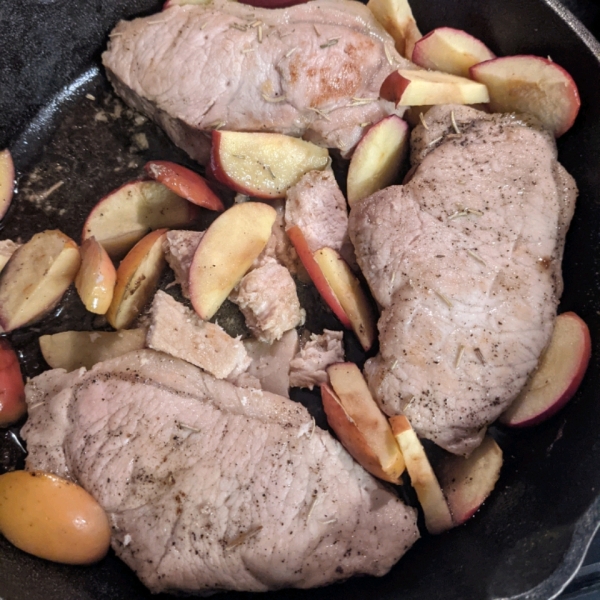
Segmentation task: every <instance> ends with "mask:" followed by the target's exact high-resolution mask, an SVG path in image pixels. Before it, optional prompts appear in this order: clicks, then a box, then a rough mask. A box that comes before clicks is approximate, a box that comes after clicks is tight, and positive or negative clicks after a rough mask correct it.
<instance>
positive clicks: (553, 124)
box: [470, 55, 581, 137]
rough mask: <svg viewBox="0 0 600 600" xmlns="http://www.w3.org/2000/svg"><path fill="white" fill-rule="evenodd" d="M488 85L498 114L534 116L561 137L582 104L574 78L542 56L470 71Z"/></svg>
mask: <svg viewBox="0 0 600 600" xmlns="http://www.w3.org/2000/svg"><path fill="white" fill-rule="evenodd" d="M470 73H471V77H472V78H473V79H474V80H475V81H479V82H481V83H484V84H485V85H486V86H487V88H488V90H489V93H490V108H491V109H492V110H493V111H494V112H521V113H527V114H531V115H533V116H534V117H536V118H537V119H539V120H540V121H541V122H542V124H543V125H544V126H545V127H546V128H547V129H549V130H550V131H552V132H553V133H554V135H555V136H556V137H560V136H561V135H562V134H563V133H565V131H567V130H568V129H569V128H570V127H571V125H573V123H574V122H575V118H576V117H577V113H578V112H579V107H580V105H581V101H580V99H579V91H578V90H577V85H576V84H575V82H574V81H573V78H572V77H571V76H570V75H569V74H568V73H567V72H566V71H565V70H564V69H563V68H562V67H559V66H558V65H557V64H556V63H554V62H552V61H551V60H548V59H547V58H542V57H541V56H529V55H524V56H523V55H521V56H505V57H502V58H494V59H493V60H488V61H486V62H482V63H479V64H477V65H475V66H473V67H471V69H470Z"/></svg>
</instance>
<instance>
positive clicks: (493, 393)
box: [350, 106, 577, 454]
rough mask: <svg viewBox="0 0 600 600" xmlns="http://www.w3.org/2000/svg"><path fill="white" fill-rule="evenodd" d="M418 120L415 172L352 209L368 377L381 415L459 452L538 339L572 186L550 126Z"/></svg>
mask: <svg viewBox="0 0 600 600" xmlns="http://www.w3.org/2000/svg"><path fill="white" fill-rule="evenodd" d="M453 113H454V118H453ZM453 121H454V123H453ZM425 122H426V125H427V127H424V126H422V125H421V126H419V127H417V128H416V129H415V132H414V133H413V142H414V143H415V145H416V150H415V151H413V158H414V159H415V160H416V161H417V164H418V167H417V169H416V171H415V172H414V175H413V176H412V179H411V180H410V181H409V182H408V183H406V185H403V186H394V187H390V188H387V189H385V190H383V191H380V192H377V193H376V194H373V195H372V196H370V197H369V198H367V199H365V200H364V201H363V202H361V203H359V204H358V205H357V206H356V207H355V208H353V209H352V213H351V215H350V236H351V239H352V241H353V242H354V245H355V250H356V254H357V259H358V262H359V265H360V266H361V268H362V270H363V272H364V274H365V277H366V278H367V281H368V283H369V285H370V287H371V290H372V292H373V295H374V297H375V298H376V300H377V302H378V303H379V304H380V305H381V307H382V315H381V318H380V321H379V325H378V327H379V333H380V337H379V340H380V353H379V355H378V356H376V357H375V358H373V359H371V360H370V361H369V362H368V363H367V365H366V374H367V377H368V380H369V385H370V386H371V388H372V390H373V392H374V394H375V396H376V398H377V400H378V402H379V403H380V405H381V407H382V408H383V410H384V411H385V412H386V413H387V414H390V415H392V414H398V413H403V414H405V415H406V416H407V417H408V418H409V420H410V421H411V423H412V425H413V426H414V428H415V429H416V431H417V432H418V433H419V435H421V436H423V437H426V438H429V439H431V440H433V441H435V442H436V443H437V444H439V445H440V446H442V447H444V448H446V449H447V450H449V451H451V452H455V453H460V454H466V453H468V452H470V451H471V450H472V449H473V448H474V447H476V446H477V445H478V444H479V443H480V441H481V437H482V435H483V433H484V431H485V428H486V426H487V425H489V424H490V423H491V422H492V421H494V420H495V419H496V418H497V417H498V416H499V415H500V413H502V412H503V411H504V409H505V408H506V407H507V406H508V405H509V404H510V403H511V401H512V400H513V399H514V398H515V396H516V395H517V394H518V392H519V391H520V390H521V388H522V387H523V385H524V384H525V381H526V380H527V377H528V376H529V374H530V373H531V372H532V370H533V369H535V367H536V365H537V363H538V359H539V357H540V354H541V353H542V351H543V349H544V348H545V346H546V344H547V343H548V340H549V338H550V335H551V333H552V329H553V325H554V318H555V315H556V307H557V304H558V300H559V297H560V294H561V292H562V278H561V272H560V261H561V258H562V252H563V244H564V238H565V234H566V230H567V227H568V224H569V222H570V220H571V216H572V214H573V210H574V203H575V198H576V193H577V191H576V187H575V183H574V181H573V179H572V178H571V177H570V176H569V175H568V174H567V173H566V171H565V170H564V169H563V168H562V167H561V166H560V165H559V164H558V162H557V160H556V145H555V142H554V139H553V137H551V136H550V135H549V134H548V133H547V132H544V131H542V130H541V129H539V128H536V127H532V126H528V124H526V123H524V122H523V121H521V120H519V119H518V118H516V117H515V116H514V115H497V114H496V115H487V114H484V113H481V112H479V111H475V110H473V109H469V108H464V107H452V106H445V107H443V106H442V107H436V108H434V109H432V110H431V111H429V112H428V113H427V115H426V117H425ZM429 124H431V126H429ZM455 125H456V127H455ZM428 127H429V129H428ZM440 136H441V137H440ZM419 161H420V162H419Z"/></svg>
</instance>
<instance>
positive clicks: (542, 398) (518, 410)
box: [500, 312, 592, 427]
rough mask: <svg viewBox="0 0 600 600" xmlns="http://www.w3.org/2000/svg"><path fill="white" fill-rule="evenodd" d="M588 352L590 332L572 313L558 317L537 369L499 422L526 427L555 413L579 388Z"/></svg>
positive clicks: (587, 360)
mask: <svg viewBox="0 0 600 600" xmlns="http://www.w3.org/2000/svg"><path fill="white" fill-rule="evenodd" d="M591 351H592V343H591V339H590V331H589V329H588V326H587V325H586V324H585V322H584V321H583V320H582V319H581V318H580V317H578V316H577V315H576V314H575V313H573V312H566V313H563V314H561V315H558V317H557V318H556V323H555V325H554V332H553V334H552V338H551V340H550V344H549V346H548V348H547V349H546V351H545V352H544V354H543V355H542V357H541V359H540V362H539V365H538V368H537V369H536V370H535V371H534V372H533V374H532V375H531V377H530V379H529V381H528V382H527V385H526V386H525V388H524V389H523V390H522V391H521V393H520V394H519V395H518V396H517V398H516V400H515V401H514V402H513V403H512V404H511V406H510V407H509V408H508V410H506V411H505V412H504V413H503V414H502V416H501V417H500V422H501V423H504V424H505V425H510V426H511V427H527V426H529V425H536V424H537V423H541V422H542V421H545V420H546V419H548V418H550V417H551V416H552V415H554V414H555V413H557V412H558V411H559V410H560V409H561V408H562V407H563V406H564V405H565V404H566V403H567V402H568V401H569V400H570V399H571V398H572V397H573V395H574V394H575V392H576V391H577V389H578V388H579V385H580V384H581V381H582V379H583V376H584V375H585V372H586V369H587V366H588V363H589V360H590V355H591Z"/></svg>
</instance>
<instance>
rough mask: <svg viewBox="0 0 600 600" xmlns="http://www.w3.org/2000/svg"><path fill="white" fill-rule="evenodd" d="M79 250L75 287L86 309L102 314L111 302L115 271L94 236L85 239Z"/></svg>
mask: <svg viewBox="0 0 600 600" xmlns="http://www.w3.org/2000/svg"><path fill="white" fill-rule="evenodd" d="M80 252H81V266H80V267H79V271H78V272H77V277H75V288H76V289H77V292H78V294H79V297H80V298H81V301H82V302H83V304H84V306H85V307H86V309H87V310H89V311H90V312H92V313H94V314H97V315H103V314H105V313H106V311H107V310H108V308H109V306H110V304H111V302H112V297H113V291H114V289H115V283H116V281H117V271H116V269H115V266H114V265H113V263H112V260H110V257H109V256H108V254H107V252H106V250H105V249H104V248H103V247H102V245H101V244H100V243H99V242H98V241H97V240H96V238H95V237H91V238H88V239H87V240H85V242H83V244H81V248H80Z"/></svg>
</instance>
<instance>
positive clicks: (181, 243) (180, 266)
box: [163, 229, 204, 298]
mask: <svg viewBox="0 0 600 600" xmlns="http://www.w3.org/2000/svg"><path fill="white" fill-rule="evenodd" d="M203 235H204V231H185V230H177V229H174V230H172V231H167V235H166V236H165V240H164V242H163V250H164V253H165V258H166V259H167V262H168V263H169V266H170V267H171V269H173V271H174V272H175V283H178V284H179V285H180V286H181V293H182V294H183V296H184V298H189V297H190V286H189V276H190V267H191V265H192V260H193V259H194V253H195V252H196V248H198V244H199V243H200V240H201V239H202V236H203Z"/></svg>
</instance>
